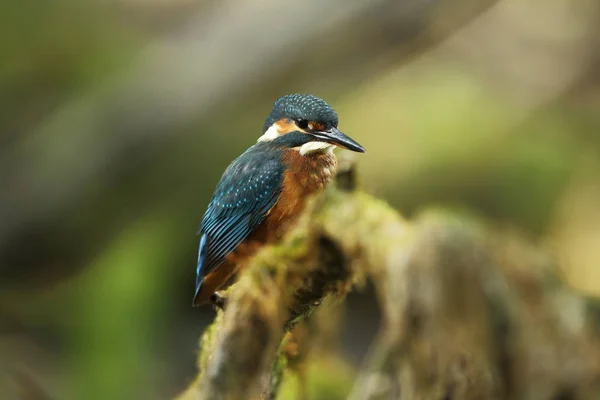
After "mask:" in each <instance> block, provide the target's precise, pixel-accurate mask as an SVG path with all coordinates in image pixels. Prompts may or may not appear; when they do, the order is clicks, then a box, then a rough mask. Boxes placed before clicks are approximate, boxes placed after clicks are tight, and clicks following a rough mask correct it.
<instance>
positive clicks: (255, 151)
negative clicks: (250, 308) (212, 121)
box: [196, 142, 284, 294]
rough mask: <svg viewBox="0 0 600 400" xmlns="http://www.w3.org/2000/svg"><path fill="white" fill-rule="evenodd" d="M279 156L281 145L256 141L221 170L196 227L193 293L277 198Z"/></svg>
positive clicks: (280, 164)
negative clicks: (198, 245)
mask: <svg viewBox="0 0 600 400" xmlns="http://www.w3.org/2000/svg"><path fill="white" fill-rule="evenodd" d="M282 157H283V152H282V149H281V148H278V147H275V146H273V145H272V144H270V143H265V142H259V143H257V144H255V145H254V146H252V147H250V148H249V149H248V150H246V152H245V153H243V154H242V155H241V156H239V157H238V158H237V159H236V160H235V161H233V162H232V163H231V165H229V167H227V169H226V170H225V172H224V174H223V176H222V177H221V180H220V181H219V183H218V184H217V188H216V190H215V193H214V195H213V198H212V200H211V202H210V204H209V206H208V209H207V210H206V213H205V214H204V217H203V218H202V222H201V224H200V228H199V229H198V233H200V234H201V235H202V236H201V238H200V249H199V251H198V265H197V268H196V274H197V277H196V294H197V293H198V292H199V290H200V287H201V285H202V281H203V279H204V277H205V276H206V275H207V274H209V273H210V272H212V271H213V270H214V269H215V268H217V267H218V266H219V265H220V264H221V263H222V262H223V261H224V260H225V258H226V257H227V256H228V255H229V253H231V252H232V251H233V250H235V248H236V247H237V246H238V245H239V244H240V243H241V242H243V241H244V239H246V238H247V237H248V236H249V235H250V233H252V231H253V230H254V229H256V227H257V226H258V225H260V223H261V222H263V220H264V219H265V215H266V213H267V212H268V211H269V210H270V209H271V207H273V205H274V204H275V202H276V201H277V199H278V198H279V194H280V193H281V185H282V181H283V172H284V165H283V160H282Z"/></svg>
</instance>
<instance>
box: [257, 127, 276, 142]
mask: <svg viewBox="0 0 600 400" xmlns="http://www.w3.org/2000/svg"><path fill="white" fill-rule="evenodd" d="M279 135H281V132H279V129H277V124H273V125H271V127H270V128H269V129H267V131H266V132H265V133H263V135H262V136H261V137H259V138H258V140H257V141H258V142H270V141H271V140H275V139H277V138H278V137H279Z"/></svg>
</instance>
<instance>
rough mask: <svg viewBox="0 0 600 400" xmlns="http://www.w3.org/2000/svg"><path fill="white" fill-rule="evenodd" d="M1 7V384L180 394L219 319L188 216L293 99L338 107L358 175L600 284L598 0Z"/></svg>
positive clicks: (351, 359) (411, 206)
mask: <svg viewBox="0 0 600 400" xmlns="http://www.w3.org/2000/svg"><path fill="white" fill-rule="evenodd" d="M0 15H2V24H0V57H1V60H2V61H1V62H0V88H1V89H0V127H1V129H0V193H2V195H1V196H0V221H2V222H1V223H0V398H2V399H5V398H8V399H13V398H15V399H16V398H19V399H21V398H22V399H41V398H45V397H43V396H44V393H45V394H47V395H49V396H50V398H54V399H108V398H111V399H164V398H172V397H174V396H175V395H176V394H178V393H179V392H180V391H182V390H183V389H184V388H185V387H186V385H187V384H188V383H189V382H190V381H191V380H192V379H193V377H194V375H195V366H194V360H195V357H196V349H197V340H198V337H199V335H200V334H201V332H202V331H203V329H204V328H205V326H206V325H207V324H208V323H209V322H210V321H211V319H212V318H213V315H214V313H213V311H212V310H211V309H210V307H205V308H201V309H192V308H191V299H192V294H193V284H194V270H195V260H196V249H197V247H196V246H197V237H196V236H195V231H196V228H197V226H198V224H199V222H200V218H201V216H202V214H203V212H204V209H205V207H206V205H207V203H208V201H209V199H210V196H211V194H212V190H213V188H214V186H215V184H216V182H217V180H218V178H219V177H220V174H221V173H222V171H223V170H224V168H225V167H226V166H227V164H228V163H229V162H230V161H231V160H233V158H235V157H236V156H237V155H238V154H240V153H241V152H242V151H243V150H245V149H246V148H247V147H249V146H251V145H252V144H253V143H254V142H255V140H256V138H257V137H258V136H259V135H260V134H261V131H260V129H261V126H262V123H263V120H264V118H265V117H266V115H267V113H268V112H269V111H270V107H271V105H272V102H273V101H274V100H275V99H276V98H277V97H279V96H281V95H283V94H287V93H292V92H304V93H312V94H315V95H318V96H321V97H323V98H325V99H326V100H327V101H328V102H329V103H330V104H331V105H332V106H333V107H334V108H335V109H336V110H337V111H338V113H339V115H340V128H341V129H342V130H343V131H344V132H346V133H348V134H349V135H350V136H352V137H353V138H355V139H356V140H357V141H359V142H360V143H361V144H363V145H364V146H365V147H366V148H367V150H368V152H367V153H366V154H365V155H364V156H362V155H361V156H360V157H359V158H358V161H359V171H360V178H361V182H362V186H363V187H364V189H365V190H367V191H369V192H371V193H374V194H375V195H377V196H379V197H382V198H384V199H385V200H387V201H389V202H390V203H391V204H392V205H394V206H395V207H397V208H398V209H399V210H401V212H402V213H404V214H405V215H407V216H410V215H412V214H413V213H415V212H417V211H419V210H421V209H423V208H424V207H427V206H430V205H436V206H439V205H441V206H443V207H449V208H454V209H459V210H461V211H464V210H467V211H468V212H470V213H474V214H476V215H478V216H480V217H481V218H483V219H485V220H487V221H488V222H489V223H490V224H491V225H495V226H501V227H509V228H511V229H516V230H519V231H521V232H523V233H524V234H525V235H527V236H528V237H530V238H531V239H532V240H533V241H534V242H536V243H539V244H540V245H542V246H544V248H545V249H546V250H547V251H548V252H549V253H550V254H552V255H553V256H555V257H556V258H557V260H559V262H560V265H561V272H562V273H563V275H564V278H565V280H566V281H567V282H568V283H569V284H570V285H572V286H573V287H574V288H576V289H578V290H580V291H582V292H586V293H588V294H592V295H598V294H600V269H599V268H598V265H599V263H600V250H599V249H600V207H599V205H600V135H599V133H600V68H599V66H600V62H599V61H600V42H599V41H598V38H599V37H600V32H599V29H600V28H599V27H600V4H599V3H598V2H597V1H592V0H548V1H546V2H539V1H537V2H536V1H527V0H499V1H495V0H486V1H478V0H437V1H431V0H428V1H425V0H403V1H374V0H373V1H358V0H351V1H342V0H324V1H317V0H311V1H290V2H277V1H274V0H265V1H258V0H239V1H201V0H197V1H192V0H145V1H140V0H108V1H87V2H76V1H72V0H53V1H49V0H36V1H33V0H22V1H20V2H2V3H0ZM370 298H371V296H370V294H369V292H366V293H362V294H361V293H358V294H354V295H353V297H352V296H351V298H350V299H349V302H348V305H347V307H346V308H347V310H346V311H347V314H348V313H349V314H351V315H352V324H353V325H354V326H360V328H359V329H354V330H352V331H351V332H346V333H345V335H344V345H343V346H342V347H343V350H344V354H345V357H346V359H347V363H346V364H344V365H343V366H340V367H339V368H338V370H339V371H341V372H340V376H341V378H340V379H342V380H348V379H351V376H352V369H353V368H355V367H356V366H357V365H359V363H360V360H361V357H362V355H363V354H364V353H365V351H366V349H367V347H368V344H369V338H370V337H371V336H372V334H373V333H374V332H375V331H376V330H377V310H376V308H375V305H374V303H373V301H370ZM335 362H338V361H335ZM317 375H320V374H317ZM332 390H333V392H335V390H334V389H332ZM333 392H332V393H333ZM326 396H329V397H325V398H336V395H335V394H327V395H326ZM315 398H317V397H315Z"/></svg>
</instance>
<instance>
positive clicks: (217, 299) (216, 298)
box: [210, 292, 227, 311]
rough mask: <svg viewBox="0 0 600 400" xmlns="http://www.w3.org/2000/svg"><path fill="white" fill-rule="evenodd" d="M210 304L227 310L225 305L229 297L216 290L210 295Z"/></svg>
mask: <svg viewBox="0 0 600 400" xmlns="http://www.w3.org/2000/svg"><path fill="white" fill-rule="evenodd" d="M210 304H212V305H213V307H214V308H215V309H217V310H219V309H220V310H221V311H225V307H226V306H227V297H225V296H223V295H222V294H221V293H219V292H214V293H213V294H212V295H211V296H210Z"/></svg>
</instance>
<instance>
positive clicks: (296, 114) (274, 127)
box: [258, 94, 365, 155]
mask: <svg viewBox="0 0 600 400" xmlns="http://www.w3.org/2000/svg"><path fill="white" fill-rule="evenodd" d="M337 126H338V116H337V113H336V112H335V110H334V109H333V108H331V106H330V105H329V104H327V103H326V102H325V101H324V100H322V99H320V98H318V97H316V96H312V95H309V94H290V95H287V96H283V97H281V98H279V99H278V100H277V101H276V102H275V104H274V105H273V110H272V111H271V113H270V114H269V116H268V117H267V119H266V121H265V125H264V127H263V135H262V136H261V137H260V138H259V139H258V141H259V142H273V143H276V144H279V145H281V146H284V147H288V148H294V149H297V150H298V151H299V152H300V154H302V155H307V154H311V153H315V152H323V151H329V150H331V149H333V148H334V147H335V146H339V147H342V148H345V149H348V150H352V151H356V152H359V153H364V152H365V149H364V148H363V147H362V146H361V145H360V144H358V143H357V142H356V141H354V140H353V139H352V138H350V137H348V136H346V135H345V134H344V133H342V132H340V131H339V130H338V128H337Z"/></svg>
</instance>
